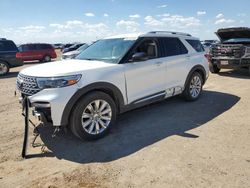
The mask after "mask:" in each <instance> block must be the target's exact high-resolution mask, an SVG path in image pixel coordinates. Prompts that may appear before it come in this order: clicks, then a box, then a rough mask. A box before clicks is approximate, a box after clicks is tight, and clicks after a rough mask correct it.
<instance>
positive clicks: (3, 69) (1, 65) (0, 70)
mask: <svg viewBox="0 0 250 188" xmlns="http://www.w3.org/2000/svg"><path fill="white" fill-rule="evenodd" d="M9 70H10V67H9V65H8V63H5V62H2V61H1V62H0V76H4V75H6V74H7V73H8V72H9Z"/></svg>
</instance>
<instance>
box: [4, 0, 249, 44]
mask: <svg viewBox="0 0 250 188" xmlns="http://www.w3.org/2000/svg"><path fill="white" fill-rule="evenodd" d="M239 26H241V27H250V1H249V0H237V1H233V0H209V1H203V0H136V1H135V0H40V1H37V0H0V38H8V39H12V40H13V41H14V42H16V43H17V44H22V43H29V42H48V43H68V42H91V41H94V40H97V39H101V38H103V37H107V36H112V35H117V34H124V33H138V32H149V31H159V30H161V31H162V30H164V31H179V32H186V33H190V34H192V35H193V36H196V37H199V38H200V39H201V40H204V39H217V37H216V35H215V34H214V32H215V31H216V30H217V29H219V28H226V27H239Z"/></svg>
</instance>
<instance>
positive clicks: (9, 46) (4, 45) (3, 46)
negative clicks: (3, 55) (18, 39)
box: [0, 41, 17, 51]
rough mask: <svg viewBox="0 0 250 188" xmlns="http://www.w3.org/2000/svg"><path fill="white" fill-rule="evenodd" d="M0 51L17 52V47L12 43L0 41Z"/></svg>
mask: <svg viewBox="0 0 250 188" xmlns="http://www.w3.org/2000/svg"><path fill="white" fill-rule="evenodd" d="M0 51H17V47H16V45H15V44H14V42H12V41H0Z"/></svg>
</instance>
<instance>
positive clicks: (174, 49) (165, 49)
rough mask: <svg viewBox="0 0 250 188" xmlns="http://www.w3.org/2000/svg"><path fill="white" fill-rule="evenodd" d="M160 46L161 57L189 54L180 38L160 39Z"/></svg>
mask: <svg viewBox="0 0 250 188" xmlns="http://www.w3.org/2000/svg"><path fill="white" fill-rule="evenodd" d="M158 41H159V45H160V53H159V55H160V57H169V56H176V55H183V54H187V53H188V50H187V48H186V47H185V46H184V44H182V42H181V41H180V40H179V39H178V38H172V37H168V38H158Z"/></svg>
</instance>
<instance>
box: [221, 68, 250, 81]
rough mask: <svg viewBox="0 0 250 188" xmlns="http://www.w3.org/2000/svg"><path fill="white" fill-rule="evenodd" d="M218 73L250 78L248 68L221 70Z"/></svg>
mask: <svg viewBox="0 0 250 188" xmlns="http://www.w3.org/2000/svg"><path fill="white" fill-rule="evenodd" d="M218 75H220V76H226V77H233V78H241V79H250V73H249V71H248V70H247V69H237V70H228V71H224V72H219V73H218Z"/></svg>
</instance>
